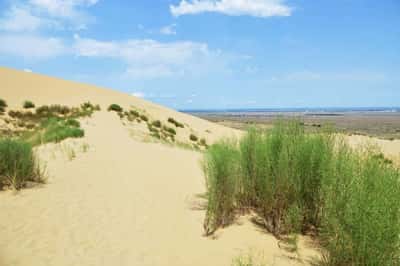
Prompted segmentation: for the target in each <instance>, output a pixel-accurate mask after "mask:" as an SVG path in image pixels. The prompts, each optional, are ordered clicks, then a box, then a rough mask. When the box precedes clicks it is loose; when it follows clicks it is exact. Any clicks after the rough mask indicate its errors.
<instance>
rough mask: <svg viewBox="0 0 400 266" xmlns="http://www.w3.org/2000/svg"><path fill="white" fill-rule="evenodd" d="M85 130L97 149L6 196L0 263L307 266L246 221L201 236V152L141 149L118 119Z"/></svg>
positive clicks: (0, 217) (61, 162)
mask: <svg viewBox="0 0 400 266" xmlns="http://www.w3.org/2000/svg"><path fill="white" fill-rule="evenodd" d="M84 128H85V132H86V137H85V141H86V142H87V143H88V144H89V146H90V148H89V150H88V151H87V152H86V153H79V154H77V157H76V158H75V159H74V160H72V161H67V160H65V159H63V158H54V159H51V160H49V161H48V163H47V168H48V174H49V176H50V179H49V182H48V184H45V185H43V186H40V187H35V188H31V189H25V190H22V191H20V192H19V193H18V194H16V195H15V194H13V193H12V192H11V191H6V192H0V265H29V266H32V265H58V266H62V265H144V266H145V265H230V263H231V260H232V258H233V257H234V256H237V255H238V254H239V253H240V252H242V251H246V250H248V249H253V250H263V253H264V257H265V258H267V262H268V263H270V264H271V265H297V264H299V261H297V260H293V259H289V258H288V257H287V255H288V254H287V253H285V252H284V251H282V250H281V249H279V248H278V246H277V241H276V240H275V239H274V238H273V237H272V236H270V235H268V234H265V233H263V232H260V231H259V230H257V229H256V228H255V227H254V226H253V225H252V224H251V223H249V222H247V221H246V220H244V222H243V223H242V224H241V225H233V226H231V227H228V228H226V229H224V230H221V231H219V233H218V235H219V237H218V239H216V240H213V239H209V238H205V237H203V236H202V221H203V217H204V212H203V211H201V210H200V211H199V210H197V211H196V210H193V209H192V208H191V207H193V202H194V201H196V199H197V198H196V197H195V194H196V193H201V192H202V191H203V190H204V185H203V175H202V171H201V167H200V163H199V161H200V159H201V154H200V153H197V152H193V151H188V150H183V149H177V148H173V147H168V146H166V145H161V144H151V143H141V142H136V141H134V140H133V139H131V138H130V137H129V133H128V131H127V130H126V129H125V128H124V127H123V126H122V125H121V122H120V120H119V118H118V117H117V116H116V115H115V114H112V113H107V112H99V113H96V114H95V115H94V117H93V118H92V119H90V120H89V122H88V124H85V125H84ZM300 253H301V254H302V256H304V257H307V256H309V255H310V256H311V255H315V252H313V251H312V250H311V249H309V248H303V247H301V249H300Z"/></svg>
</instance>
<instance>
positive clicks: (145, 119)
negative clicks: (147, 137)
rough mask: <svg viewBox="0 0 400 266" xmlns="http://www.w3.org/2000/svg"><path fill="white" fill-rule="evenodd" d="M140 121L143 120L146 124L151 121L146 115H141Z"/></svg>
mask: <svg viewBox="0 0 400 266" xmlns="http://www.w3.org/2000/svg"><path fill="white" fill-rule="evenodd" d="M140 119H142V120H143V121H145V122H147V121H149V119H148V118H147V116H145V115H140Z"/></svg>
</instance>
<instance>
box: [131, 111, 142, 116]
mask: <svg viewBox="0 0 400 266" xmlns="http://www.w3.org/2000/svg"><path fill="white" fill-rule="evenodd" d="M129 114H130V115H132V116H134V117H139V115H140V114H139V112H138V111H136V110H130V111H129Z"/></svg>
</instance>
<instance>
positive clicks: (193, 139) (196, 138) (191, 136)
mask: <svg viewBox="0 0 400 266" xmlns="http://www.w3.org/2000/svg"><path fill="white" fill-rule="evenodd" d="M189 139H190V140H191V141H197V140H198V139H199V138H198V137H197V136H196V135H194V134H190V135H189Z"/></svg>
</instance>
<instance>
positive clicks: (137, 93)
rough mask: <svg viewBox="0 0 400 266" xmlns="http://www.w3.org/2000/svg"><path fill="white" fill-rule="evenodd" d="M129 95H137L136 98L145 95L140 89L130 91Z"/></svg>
mask: <svg viewBox="0 0 400 266" xmlns="http://www.w3.org/2000/svg"><path fill="white" fill-rule="evenodd" d="M131 95H132V96H135V97H138V98H144V97H145V96H146V95H145V94H144V92H141V91H136V92H132V93H131Z"/></svg>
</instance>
